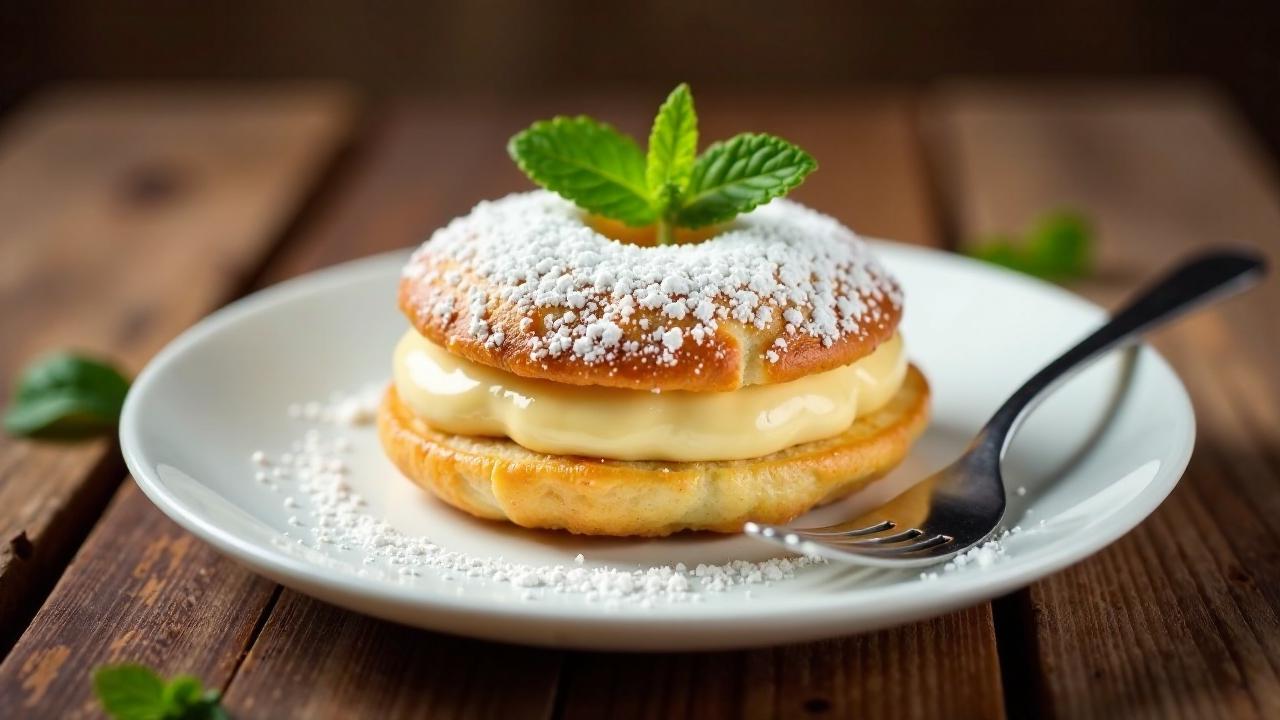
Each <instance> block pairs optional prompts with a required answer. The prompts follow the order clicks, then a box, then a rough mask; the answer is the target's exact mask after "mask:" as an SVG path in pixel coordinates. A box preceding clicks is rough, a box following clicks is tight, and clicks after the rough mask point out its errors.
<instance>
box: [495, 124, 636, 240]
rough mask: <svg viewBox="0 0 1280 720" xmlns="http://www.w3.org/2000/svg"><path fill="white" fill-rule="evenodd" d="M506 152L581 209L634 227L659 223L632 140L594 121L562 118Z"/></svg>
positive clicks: (518, 138) (524, 135) (534, 129)
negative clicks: (655, 221) (656, 221)
mask: <svg viewBox="0 0 1280 720" xmlns="http://www.w3.org/2000/svg"><path fill="white" fill-rule="evenodd" d="M507 151H508V152H509V153H510V154H511V158H512V159H513V160H515V162H516V164H517V165H519V166H520V169H521V170H523V171H524V172H525V174H526V175H528V176H529V177H530V178H532V179H533V181H534V182H536V183H538V184H539V185H541V186H543V187H545V188H547V189H548V190H552V191H554V192H557V193H559V194H560V195H562V196H564V197H565V198H568V199H569V200H572V201H573V202H575V203H577V205H578V206H579V207H581V208H582V209H584V210H586V211H588V212H593V213H596V214H598V215H603V216H605V217H609V218H613V219H615V220H620V221H622V222H623V223H626V224H627V225H631V226H639V225H647V224H649V223H652V222H653V221H654V220H656V219H657V212H656V211H655V208H654V206H653V203H652V202H651V200H650V195H649V191H648V187H647V185H646V184H645V157H644V154H643V153H641V152H640V147H639V146H638V145H636V143H635V141H634V140H632V139H631V138H629V137H627V136H626V135H623V134H622V133H619V132H618V131H617V130H614V129H613V128H612V127H610V126H609V125H606V124H604V123H601V122H597V121H595V120H592V119H591V118H589V117H585V116H580V117H574V118H569V117H557V118H554V119H552V120H543V121H540V122H536V123H534V124H533V125H532V126H531V127H529V129H527V130H524V131H522V132H519V133H517V134H516V135H515V136H514V137H512V138H511V141H510V143H508V145H507Z"/></svg>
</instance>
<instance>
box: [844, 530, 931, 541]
mask: <svg viewBox="0 0 1280 720" xmlns="http://www.w3.org/2000/svg"><path fill="white" fill-rule="evenodd" d="M923 534H924V532H923V531H922V530H919V529H917V528H911V529H909V530H903V531H902V532H900V533H894V534H892V535H881V536H880V537H874V538H864V539H862V540H855V541H853V542H852V543H850V544H851V545H891V544H893V543H900V542H903V541H906V540H915V539H916V538H918V537H920V536H921V535H923Z"/></svg>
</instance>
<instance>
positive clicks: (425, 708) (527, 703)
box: [227, 591, 560, 719]
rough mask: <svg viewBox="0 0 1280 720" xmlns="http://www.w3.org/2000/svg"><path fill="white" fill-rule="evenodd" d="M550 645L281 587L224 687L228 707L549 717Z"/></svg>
mask: <svg viewBox="0 0 1280 720" xmlns="http://www.w3.org/2000/svg"><path fill="white" fill-rule="evenodd" d="M559 671H560V655H559V653H554V652H550V651H546V650H539V649H535V648H525V647H517V646H514V645H501V644H496V643H484V642H478V641H474V640H466V639H463V638H455V637H449V636H447V635H440V634H436V633H430V632H426V631H423V630H414V629H410V628H405V627H400V626H396V625H393V624H391V623H385V622H380V621H375V620H371V619H369V618H367V617H365V616H363V615H358V614H356V613H352V612H348V611H346V610H341V609H339V608H336V607H333V606H332V605H326V604H325V603H322V602H318V601H316V600H312V599H311V598H308V597H305V596H303V595H299V594H297V593H293V592H289V591H285V593H284V596H283V597H282V598H281V600H280V602H279V603H278V604H277V605H276V606H275V609H274V610H273V612H272V614H271V620H270V621H269V622H268V624H267V626H266V627H265V628H264V629H263V632H262V635H261V636H260V637H259V638H258V641H257V643H255V644H254V647H253V650H252V651H251V652H250V653H249V656H248V657H247V658H246V659H245V663H244V665H243V666H242V667H241V669H240V673H239V675H238V676H237V677H236V680H235V682H234V683H233V684H232V686H231V689H230V691H229V693H228V695H227V707H228V709H229V710H230V711H231V713H232V714H233V715H234V716H236V717H269V718H290V717H296V718H330V717H331V718H353V717H357V718H358V717H378V718H400V717H429V718H495V719H500V718H501V719H505V718H513V717H519V718H537V717H549V716H550V714H551V711H552V705H553V703H554V700H555V691H556V679H557V676H558V674H559Z"/></svg>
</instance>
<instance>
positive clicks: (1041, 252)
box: [966, 211, 1093, 280]
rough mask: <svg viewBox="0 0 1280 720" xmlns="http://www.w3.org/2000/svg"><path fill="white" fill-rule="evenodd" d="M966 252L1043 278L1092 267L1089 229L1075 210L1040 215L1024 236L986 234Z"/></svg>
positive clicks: (1067, 275) (1063, 276)
mask: <svg viewBox="0 0 1280 720" xmlns="http://www.w3.org/2000/svg"><path fill="white" fill-rule="evenodd" d="M966 253H967V254H968V255H970V256H971V257H975V258H977V259H979V260H984V261H986V262H989V263H992V264H995V265H1000V266H1003V267H1007V268H1009V269H1011V270H1016V271H1018V272H1021V273H1025V274H1027V275H1033V276H1035V277H1039V278H1044V279H1046V280H1071V279H1075V278H1081V277H1085V276H1087V275H1088V274H1089V273H1090V271H1091V270H1092V257H1093V229H1092V227H1091V226H1090V225H1089V222H1088V221H1087V220H1086V219H1085V218H1084V217H1083V216H1082V215H1080V214H1079V213H1076V212H1070V211H1055V212H1051V213H1046V214H1045V215H1043V216H1041V217H1040V218H1039V219H1038V220H1037V221H1036V222H1035V223H1034V224H1033V225H1032V227H1031V230H1030V231H1028V232H1027V234H1026V235H1025V236H1024V237H1021V238H1013V237H1009V236H1004V235H995V236H990V237H987V238H985V239H984V240H982V241H981V242H979V243H978V244H977V245H975V246H973V247H970V248H969V249H968V250H967V251H966Z"/></svg>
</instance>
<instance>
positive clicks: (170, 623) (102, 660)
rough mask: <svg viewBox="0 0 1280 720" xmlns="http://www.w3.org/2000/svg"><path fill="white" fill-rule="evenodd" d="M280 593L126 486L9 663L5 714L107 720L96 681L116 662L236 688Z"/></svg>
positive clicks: (0, 703) (3, 667) (2, 668)
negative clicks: (258, 627)
mask: <svg viewBox="0 0 1280 720" xmlns="http://www.w3.org/2000/svg"><path fill="white" fill-rule="evenodd" d="M94 558H110V559H111V560H112V562H95V561H93V559H94ZM275 588H276V586H275V584H274V583H272V582H270V581H267V580H264V579H262V578H259V577H256V576H254V575H253V574H251V573H249V572H247V571H246V570H244V569H243V568H241V567H239V566H237V565H236V564H235V563H233V562H232V561H231V560H228V559H226V558H223V557H221V556H219V555H217V554H216V553H215V552H213V550H212V549H210V548H209V547H208V546H207V545H205V544H204V543H201V542H200V541H199V540H197V539H196V538H195V537H194V536H192V535H190V534H189V533H187V532H185V531H183V530H182V529H181V528H179V527H178V526H177V525H174V524H173V523H171V522H169V521H168V520H167V519H165V518H164V517H163V516H160V515H159V511H158V510H156V509H155V507H154V506H152V505H151V503H150V502H149V501H148V500H147V499H146V497H145V496H143V494H142V493H141V491H139V490H138V488H137V486H135V485H134V484H133V483H127V484H126V485H124V486H123V487H121V489H120V492H119V493H118V494H117V495H116V497H115V499H114V500H113V501H112V503H111V505H110V506H109V507H108V509H107V512H106V514H105V515H104V517H103V521H102V522H101V523H100V524H99V525H98V527H97V529H95V530H94V532H93V533H91V534H90V536H89V538H88V539H87V540H86V541H85V545H84V548H83V551H82V553H81V554H80V555H79V556H77V559H76V561H75V562H73V563H72V564H71V566H70V567H69V568H68V569H67V572H66V574H65V575H64V576H63V578H62V580H61V581H60V582H59V583H58V586H57V589H56V590H55V591H54V593H53V595H52V596H51V597H50V599H49V602H47V603H46V604H45V605H44V607H42V608H41V609H40V612H39V613H38V614H37V615H36V617H35V618H34V619H33V621H32V623H31V626H30V627H29V628H28V630H27V632H26V634H24V635H23V636H22V638H21V640H20V641H19V642H18V644H17V645H16V646H15V647H14V649H13V652H12V653H10V654H9V656H8V657H7V658H6V659H5V661H4V663H3V664H0V707H4V708H7V709H9V710H10V711H12V712H14V714H15V715H16V716H21V717H58V718H77V717H99V716H100V709H99V708H98V705H97V702H96V700H94V699H93V697H92V693H91V687H90V679H91V674H92V670H93V668H95V667H97V666H99V665H102V664H106V663H114V662H125V661H127V662H140V663H144V664H147V665H150V666H152V667H157V668H159V669H160V671H161V672H162V673H165V674H170V675H172V674H177V673H179V672H186V673H192V674H194V675H196V676H198V677H201V678H206V679H214V681H215V683H216V679H217V678H226V677H230V676H231V673H232V672H233V671H234V669H235V667H236V665H237V664H238V663H239V661H240V658H241V653H242V651H243V649H244V647H245V646H246V645H247V644H248V642H249V639H250V637H251V636H252V634H253V631H254V627H255V624H256V622H257V621H258V619H259V616H260V614H261V612H262V610H263V608H265V607H266V606H267V604H268V601H269V600H270V599H271V597H272V595H273V594H274V592H275Z"/></svg>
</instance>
